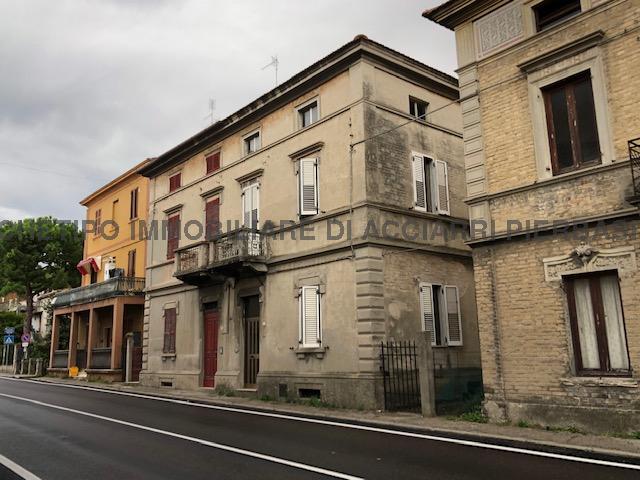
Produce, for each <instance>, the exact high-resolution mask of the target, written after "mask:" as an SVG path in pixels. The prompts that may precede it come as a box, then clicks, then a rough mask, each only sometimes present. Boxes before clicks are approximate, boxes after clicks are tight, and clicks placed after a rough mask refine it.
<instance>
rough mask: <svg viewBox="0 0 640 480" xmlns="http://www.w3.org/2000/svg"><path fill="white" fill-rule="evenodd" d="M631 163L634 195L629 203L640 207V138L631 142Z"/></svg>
mask: <svg viewBox="0 0 640 480" xmlns="http://www.w3.org/2000/svg"><path fill="white" fill-rule="evenodd" d="M629 161H630V163H631V178H632V181H633V193H632V195H633V196H632V197H631V198H630V199H629V202H630V203H632V204H634V205H640V138H636V139H634V140H629Z"/></svg>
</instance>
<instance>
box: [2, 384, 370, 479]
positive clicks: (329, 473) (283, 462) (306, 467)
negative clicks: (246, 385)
mask: <svg viewBox="0 0 640 480" xmlns="http://www.w3.org/2000/svg"><path fill="white" fill-rule="evenodd" d="M0 396H2V397H6V398H12V399H14V400H20V401H23V402H28V403H33V404H34V405H40V406H41V407H48V408H53V409H56V410H61V411H63V412H69V413H75V414H78V415H83V416H85V417H91V418H96V419H98V420H104V421H105V422H112V423H117V424H119V425H125V426H127V427H132V428H137V429H139V430H146V431H147V432H153V433H159V434H160V435H166V436H168V437H174V438H179V439H181V440H187V441H189V442H194V443H199V444H200V445H205V446H207V447H212V448H217V449H219V450H225V451H227V452H233V453H237V454H240V455H245V456H248V457H253V458H258V459H260V460H266V461H268V462H273V463H279V464H280V465H286V466H288V467H294V468H299V469H301V470H307V471H308V472H314V473H320V474H322V475H327V476H329V477H334V478H343V479H345V480H363V479H362V478H360V477H355V476H353V475H347V474H346V473H340V472H334V471H332V470H327V469H324V468H320V467H314V466H313V465H306V464H304V463H299V462H293V461H291V460H285V459H284V458H278V457H272V456H271V455H264V454H262V453H257V452H252V451H251V450H244V449H242V448H236V447H231V446H229V445H223V444H221V443H216V442H210V441H208V440H204V439H202V438H196V437H190V436H188V435H182V434H180V433H174V432H169V431H167V430H161V429H159V428H153V427H148V426H146V425H140V424H138V423H132V422H126V421H124V420H118V419H117V418H111V417H105V416H103V415H97V414H95V413H89V412H83V411H82V410H75V409H73V408H67V407H62V406H60V405H53V404H51V403H45V402H41V401H39V400H33V399H31V398H25V397H18V396H16V395H9V394H7V393H0Z"/></svg>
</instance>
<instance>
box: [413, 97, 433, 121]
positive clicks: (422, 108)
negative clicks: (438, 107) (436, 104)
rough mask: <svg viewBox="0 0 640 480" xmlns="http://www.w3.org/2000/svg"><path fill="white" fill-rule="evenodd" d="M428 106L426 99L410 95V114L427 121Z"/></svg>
mask: <svg viewBox="0 0 640 480" xmlns="http://www.w3.org/2000/svg"><path fill="white" fill-rule="evenodd" d="M428 106H429V104H428V103H427V102H425V101H424V100H418V99H417V98H413V97H409V114H410V115H412V116H414V117H416V118H418V119H420V120H422V121H426V116H427V107H428Z"/></svg>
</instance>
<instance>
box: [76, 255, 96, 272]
mask: <svg viewBox="0 0 640 480" xmlns="http://www.w3.org/2000/svg"><path fill="white" fill-rule="evenodd" d="M76 268H77V269H78V271H79V272H80V275H88V274H89V273H91V270H93V271H94V272H97V271H99V270H100V261H99V259H97V258H96V257H89V258H85V259H84V260H80V262H79V263H78V265H76Z"/></svg>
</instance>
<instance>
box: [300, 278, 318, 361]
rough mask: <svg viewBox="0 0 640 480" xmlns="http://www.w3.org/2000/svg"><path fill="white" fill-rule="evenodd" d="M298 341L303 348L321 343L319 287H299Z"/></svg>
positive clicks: (315, 346) (314, 346) (313, 346)
mask: <svg viewBox="0 0 640 480" xmlns="http://www.w3.org/2000/svg"><path fill="white" fill-rule="evenodd" d="M298 343H299V344H300V345H302V347H304V348H317V347H319V346H320V344H321V343H322V335H321V323H320V287H318V286H317V285H314V286H305V287H302V288H300V335H299V339H298Z"/></svg>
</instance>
